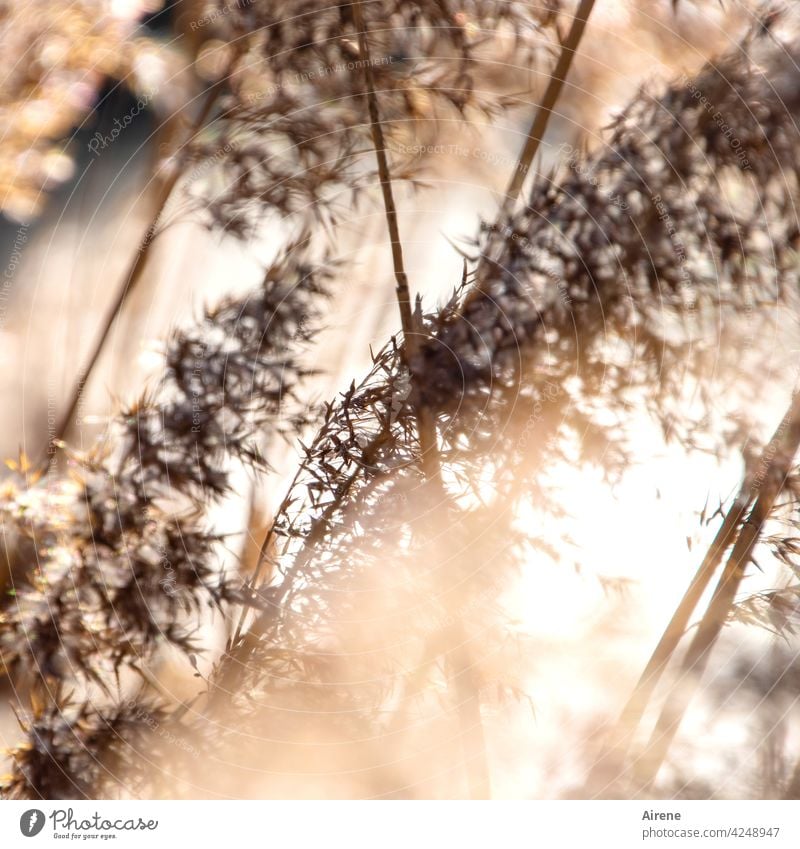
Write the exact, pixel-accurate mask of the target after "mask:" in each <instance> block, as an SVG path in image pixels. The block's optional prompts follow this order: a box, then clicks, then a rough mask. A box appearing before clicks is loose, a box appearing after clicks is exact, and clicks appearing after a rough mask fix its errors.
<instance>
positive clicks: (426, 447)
mask: <svg viewBox="0 0 800 849" xmlns="http://www.w3.org/2000/svg"><path fill="white" fill-rule="evenodd" d="M353 18H354V21H355V25H356V28H357V29H358V43H359V50H360V53H361V57H362V60H363V66H364V79H365V82H366V96H367V108H368V110H369V123H370V132H371V134H372V145H373V148H374V150H375V159H376V160H377V163H378V178H379V180H380V184H381V192H382V194H383V208H384V213H385V216H386V227H387V229H388V230H389V240H390V242H391V246H392V266H393V268H394V277H395V282H396V289H395V292H396V294H397V305H398V307H399V310H400V322H401V326H402V328H403V339H404V342H405V345H404V357H405V360H406V365H407V366H408V369H409V372H410V373H411V384H412V399H411V400H412V404H413V406H414V414H415V417H416V419H417V423H418V427H419V440H420V449H421V462H422V466H423V469H424V471H425V474H426V476H427V477H428V479H429V480H430V481H433V482H439V481H440V480H441V464H440V460H439V450H438V445H437V439H436V424H435V422H434V421H433V418H432V416H431V415H430V412H429V411H428V410H427V409H426V407H425V405H424V404H423V403H422V400H421V394H420V392H419V384H420V381H419V379H418V378H417V379H416V380H415V378H416V377H417V376H416V375H415V367H416V360H417V353H418V352H419V348H420V344H421V341H422V338H423V333H424V329H423V327H422V320H421V317H420V316H419V315H415V313H414V312H413V310H412V307H411V290H410V288H409V285H408V275H407V274H406V270H405V263H404V260H403V244H402V241H401V239H400V227H399V225H398V222H397V207H396V205H395V202H394V192H393V189H392V177H391V171H390V169H389V162H388V160H387V158H386V142H385V140H384V136H383V127H382V125H381V118H380V111H379V109H378V96H377V94H376V93H375V74H374V73H373V69H372V61H371V54H370V49H369V38H368V32H367V26H366V22H365V20H364V13H363V8H362V5H361V0H355V2H353Z"/></svg>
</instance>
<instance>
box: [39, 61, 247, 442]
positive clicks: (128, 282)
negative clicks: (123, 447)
mask: <svg viewBox="0 0 800 849" xmlns="http://www.w3.org/2000/svg"><path fill="white" fill-rule="evenodd" d="M232 69H233V63H231V67H230V68H229V69H228V73H226V74H223V75H222V76H221V77H220V79H219V80H217V82H216V83H214V85H213V86H212V87H211V88H210V89H209V91H208V94H207V95H206V98H205V101H204V103H203V106H202V108H201V109H200V112H199V113H198V115H197V118H196V119H195V120H194V122H193V123H192V126H191V128H190V130H189V136H188V138H187V142H188V141H189V140H191V139H192V138H193V137H194V136H195V135H196V133H197V132H198V131H199V130H200V129H201V128H202V126H203V125H204V124H205V122H206V120H207V119H208V116H209V114H210V113H211V110H212V108H213V107H214V104H215V103H216V101H217V98H218V97H219V95H220V93H221V91H222V89H223V86H224V83H225V81H226V80H227V77H228V75H229V73H230V71H231V70H232ZM182 173H183V172H182V169H181V168H179V167H177V166H176V167H175V168H174V169H173V171H172V173H171V174H170V175H169V176H168V177H167V178H166V179H165V180H164V181H163V182H162V183H161V185H160V187H159V190H158V199H157V201H156V208H155V212H154V213H153V217H152V219H151V220H150V223H149V224H148V226H147V229H146V230H145V232H144V235H143V236H142V239H141V241H140V242H139V247H138V249H137V251H136V254H135V255H134V257H133V259H132V260H131V262H130V264H129V266H128V269H127V271H126V272H125V276H124V278H123V284H122V286H121V287H120V289H119V292H118V293H117V297H116V298H115V300H114V303H113V304H112V305H111V308H110V309H109V310H108V312H107V313H106V317H105V319H104V320H103V324H102V328H101V330H100V334H99V335H98V337H97V339H96V340H95V343H94V347H93V348H92V350H91V353H90V354H89V358H88V360H87V362H86V365H85V366H84V368H83V369H81V371H80V372H79V374H78V379H77V381H76V383H75V385H74V386H73V388H72V392H71V393H70V397H69V401H68V402H67V407H66V409H65V410H64V412H63V413H62V414H61V416H60V417H59V419H58V421H57V424H56V427H55V430H54V433H53V435H52V437H51V438H50V440H49V442H48V444H47V448H46V453H47V455H50V454H52V453H53V452H54V451H55V450H56V449H57V448H59V447H60V446H61V445H62V444H63V440H64V438H65V437H66V436H67V435H68V433H69V430H70V428H71V427H72V423H73V418H74V416H75V412H76V410H77V409H78V404H79V403H80V401H81V397H82V396H83V392H84V390H85V388H86V385H87V384H88V382H89V379H90V378H91V376H92V373H93V371H94V370H95V367H96V366H97V363H98V361H99V359H100V355H101V354H102V353H103V350H104V348H105V346H106V342H107V340H108V338H109V336H110V334H111V330H112V328H113V327H114V324H115V323H116V321H117V319H118V318H119V316H120V313H121V312H122V308H123V307H124V306H125V303H126V302H127V300H128V298H129V296H130V294H131V292H133V290H134V289H135V288H136V285H137V284H138V283H139V281H140V280H141V278H142V273H143V272H144V269H145V266H146V265H147V259H148V257H149V256H150V248H151V246H152V244H153V241H154V236H155V235H156V228H157V227H158V223H159V221H160V220H161V216H162V215H163V214H164V209H165V208H166V205H167V202H168V201H169V198H170V196H171V195H172V192H173V191H174V189H175V186H176V184H177V183H178V180H179V179H180V177H181V176H182Z"/></svg>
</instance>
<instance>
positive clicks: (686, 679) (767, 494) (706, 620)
mask: <svg viewBox="0 0 800 849" xmlns="http://www.w3.org/2000/svg"><path fill="white" fill-rule="evenodd" d="M798 447H800V393H797V394H795V395H794V397H793V399H792V403H791V405H790V407H789V409H788V410H787V412H786V414H785V416H784V417H783V419H782V421H781V424H780V426H779V427H778V429H777V431H776V432H775V435H774V436H773V437H772V439H771V440H770V443H769V445H768V446H767V447H766V448H765V449H764V451H763V452H762V455H761V468H760V469H759V472H758V473H757V474H756V476H755V478H754V482H753V483H754V487H755V488H756V489H759V490H760V491H759V493H758V497H757V498H756V502H755V504H754V506H753V509H752V511H751V512H750V515H749V516H748V518H747V520H746V522H745V523H744V525H743V526H742V528H741V531H740V532H739V536H738V538H737V539H736V542H735V543H734V546H733V550H732V551H731V554H730V557H729V558H728V561H727V563H726V564H725V568H724V569H723V572H722V575H721V577H720V579H719V582H718V583H717V586H716V589H715V591H714V595H713V596H712V598H711V602H710V603H709V606H708V609H707V610H706V612H705V614H704V616H703V618H702V619H701V620H700V624H699V626H698V629H697V633H696V634H695V636H694V639H693V640H692V642H691V644H690V646H689V648H688V650H687V652H686V656H685V657H684V659H683V663H682V664H681V676H680V678H679V680H677V681H676V682H675V683H674V684H673V686H672V689H671V692H670V693H669V695H668V696H667V700H666V702H665V704H664V706H663V708H662V710H661V714H660V716H659V718H658V721H657V722H656V726H655V728H654V729H653V733H652V736H651V738H650V741H649V743H648V745H647V747H646V749H645V752H644V754H643V756H642V758H641V761H640V762H641V766H640V771H639V772H640V777H641V781H642V785H643V788H644V789H647V788H648V787H649V786H650V784H652V782H653V780H654V779H655V777H656V775H657V774H658V771H659V769H660V768H661V765H662V764H663V762H664V758H665V757H666V755H667V751H668V750H669V747H670V745H671V743H672V741H673V739H674V738H675V735H676V733H677V731H678V728H679V726H680V724H681V721H682V720H683V717H684V714H685V713H686V710H687V709H688V707H689V703H690V702H691V699H692V697H693V695H694V692H695V690H696V689H697V686H698V684H699V682H700V678H701V677H702V675H703V672H704V671H705V669H706V666H707V665H708V661H709V658H710V656H711V650H712V648H713V647H714V644H715V643H716V641H717V638H718V637H719V635H720V633H721V631H722V629H723V627H724V626H725V622H726V621H727V618H728V615H729V613H730V611H731V609H732V608H733V605H734V602H735V600H736V593H737V591H738V589H739V585H740V584H741V582H742V579H743V578H744V574H745V570H746V569H747V566H748V564H749V563H750V560H751V559H752V556H753V551H754V549H755V547H756V544H757V543H758V540H759V537H760V535H761V531H762V529H763V527H764V524H765V523H766V521H767V519H768V518H769V516H770V514H771V513H772V510H773V508H774V506H775V501H776V499H777V498H778V496H779V495H780V493H781V492H782V490H783V487H784V484H785V482H786V478H787V476H788V474H789V471H790V468H791V465H792V462H793V460H794V457H795V454H796V453H797V450H798Z"/></svg>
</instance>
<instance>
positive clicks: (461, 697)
mask: <svg viewBox="0 0 800 849" xmlns="http://www.w3.org/2000/svg"><path fill="white" fill-rule="evenodd" d="M353 18H354V21H355V25H356V28H357V29H358V43H359V50H360V54H361V59H362V63H363V66H364V81H365V88H366V99H367V107H368V110H369V120H370V131H371V133H372V142H373V147H374V149H375V157H376V160H377V164H378V176H379V179H380V184H381V191H382V193H383V206H384V211H385V214H386V226H387V228H388V230H389V238H390V240H391V245H392V263H393V266H394V276H395V281H396V283H397V288H396V293H397V303H398V306H399V309H400V319H401V323H402V328H403V339H404V343H405V344H404V346H403V356H404V357H405V361H406V365H407V367H408V370H409V373H410V375H411V389H412V391H411V402H412V406H413V409H414V415H415V418H416V421H417V429H418V434H419V443H420V461H421V465H422V470H423V473H424V475H425V478H426V481H427V482H428V484H429V486H432V488H433V491H434V493H436V494H437V495H438V496H439V499H440V500H441V501H443V502H444V501H445V499H446V495H445V492H444V488H443V486H442V479H441V460H440V456H439V446H438V439H437V434H436V422H435V419H434V417H433V416H432V415H431V412H430V410H429V409H428V408H427V407H426V405H425V403H424V401H423V399H422V393H421V392H420V387H421V385H422V381H423V380H424V376H422V375H420V374H418V372H417V360H418V357H417V354H418V351H419V346H420V343H421V341H422V339H423V334H424V328H423V326H422V318H421V310H420V309H419V303H418V308H417V310H416V312H412V309H411V292H410V289H409V285H408V275H407V274H406V271H405V265H404V261H403V247H402V242H401V240H400V228H399V226H398V222H397V208H396V206H395V202H394V194H393V191H392V179H391V172H390V169H389V163H388V161H387V158H386V143H385V141H384V137H383V128H382V126H381V118H380V111H379V109H378V97H377V94H376V92H375V77H374V74H373V70H372V60H371V54H370V48H369V34H368V30H367V24H366V21H365V18H364V12H363V8H362V3H361V0H354V2H353ZM448 636H449V639H448V641H447V645H446V646H445V657H446V661H447V667H448V672H449V677H450V687H451V691H452V692H453V695H454V698H455V702H456V709H457V711H458V717H459V725H460V732H461V743H462V749H463V753H464V762H465V769H466V773H467V780H468V784H469V790H470V796H471V797H472V798H473V799H485V798H487V797H489V796H490V793H491V790H490V784H489V768H488V764H487V759H486V742H485V739H484V734H483V724H482V721H481V715H480V697H479V693H478V688H477V686H476V684H475V681H474V679H473V662H472V659H471V657H470V653H469V651H468V649H467V647H466V643H465V636H464V633H463V624H462V623H461V622H460V620H459V621H458V622H457V623H456V625H455V626H454V627H453V629H452V633H451V634H449V635H448Z"/></svg>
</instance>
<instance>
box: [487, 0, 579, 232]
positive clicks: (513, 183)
mask: <svg viewBox="0 0 800 849" xmlns="http://www.w3.org/2000/svg"><path fill="white" fill-rule="evenodd" d="M594 2H595V0H581V3H580V5H579V6H578V9H577V11H576V12H575V17H574V18H573V19H572V26H571V27H570V30H569V32H568V33H567V37H566V38H565V39H564V41H563V42H562V43H561V53H560V54H559V56H558V61H557V62H556V66H555V68H554V69H553V72H552V73H551V74H550V79H549V80H548V83H547V88H546V89H545V92H544V95H543V96H542V102H541V103H540V104H539V108H538V109H537V110H536V115H535V116H534V119H533V123H532V124H531V126H530V129H529V130H528V136H527V138H526V140H525V146H524V147H523V148H522V153H520V156H519V159H518V161H517V165H516V168H515V169H514V173H513V174H512V175H511V180H510V181H509V184H508V188H507V189H506V196H505V200H504V202H503V209H502V215H503V216H505V215H508V214H510V213H511V211H512V210H513V208H514V204H515V203H516V201H517V198H518V197H519V193H520V192H521V191H522V185H523V183H524V182H525V177H527V175H528V171H530V168H531V165H532V163H533V158H534V157H535V156H536V153H537V152H538V150H539V147H540V146H541V144H542V139H544V134H545V132H546V131H547V125H548V123H549V121H550V116H551V115H552V113H553V109H554V108H555V105H556V103H557V102H558V98H559V97H560V96H561V89H562V88H563V87H564V82H565V81H566V79H567V74H569V70H570V67H571V66H572V60H573V59H574V58H575V53H576V51H577V49H578V45H579V44H580V42H581V38H582V37H583V31H584V30H585V29H586V23H587V21H588V19H589V15H590V14H591V13H592V8H593V7H594Z"/></svg>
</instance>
